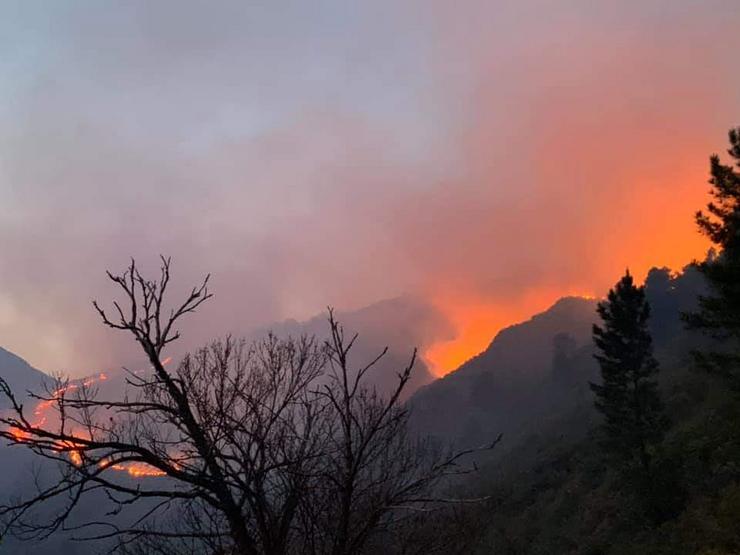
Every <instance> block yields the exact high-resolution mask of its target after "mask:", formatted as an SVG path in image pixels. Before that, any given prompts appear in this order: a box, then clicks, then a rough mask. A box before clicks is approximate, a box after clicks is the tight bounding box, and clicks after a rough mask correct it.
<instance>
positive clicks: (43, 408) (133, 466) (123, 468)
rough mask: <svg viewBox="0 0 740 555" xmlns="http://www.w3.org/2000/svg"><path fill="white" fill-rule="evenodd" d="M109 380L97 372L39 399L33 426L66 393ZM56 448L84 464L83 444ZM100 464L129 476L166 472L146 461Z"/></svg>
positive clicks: (17, 433)
mask: <svg viewBox="0 0 740 555" xmlns="http://www.w3.org/2000/svg"><path fill="white" fill-rule="evenodd" d="M171 360H172V359H171V357H168V358H166V359H165V360H163V361H162V364H169V363H170V362H171ZM106 380H108V376H107V374H105V373H103V372H101V373H99V374H96V375H94V376H90V377H88V378H85V379H84V380H82V381H80V382H77V383H68V384H66V385H65V386H63V387H60V388H58V389H56V390H54V391H53V392H52V394H51V396H50V398H49V399H45V400H42V401H39V402H38V403H37V404H36V406H35V407H34V409H33V415H34V421H33V422H32V423H31V426H32V427H34V428H41V427H43V426H44V425H45V424H46V423H47V422H48V420H49V411H50V409H52V407H53V406H54V404H55V403H56V402H57V401H58V400H59V399H60V398H61V397H62V396H63V395H65V394H67V393H69V392H72V391H76V390H78V389H80V388H81V387H82V388H87V387H92V386H93V385H95V384H97V383H99V382H103V381H106ZM11 433H12V434H13V437H15V439H17V440H19V441H24V440H28V439H29V438H30V437H31V434H29V433H28V432H26V431H24V430H21V429H18V428H14V429H12V430H11ZM56 449H57V450H58V451H59V452H62V453H67V455H68V456H69V460H70V461H71V462H72V464H74V465H75V466H82V464H83V462H84V461H83V457H82V452H81V451H82V449H81V445H79V444H77V443H75V442H72V441H70V442H63V443H60V444H59V445H58V446H56ZM99 466H100V467H101V468H106V469H108V468H109V469H111V470H116V471H119V472H126V473H127V474H128V475H129V476H132V477H134V478H145V477H157V476H164V475H165V474H166V473H165V472H163V471H161V470H159V469H157V468H153V467H151V466H149V465H148V464H145V463H116V464H110V463H109V462H106V461H101V462H100V463H99Z"/></svg>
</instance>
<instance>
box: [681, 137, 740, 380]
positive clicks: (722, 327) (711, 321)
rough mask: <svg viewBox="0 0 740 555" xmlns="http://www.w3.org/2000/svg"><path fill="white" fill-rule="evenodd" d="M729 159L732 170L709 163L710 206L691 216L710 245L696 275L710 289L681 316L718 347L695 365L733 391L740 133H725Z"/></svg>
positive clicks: (739, 312)
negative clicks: (724, 381)
mask: <svg viewBox="0 0 740 555" xmlns="http://www.w3.org/2000/svg"><path fill="white" fill-rule="evenodd" d="M729 138H730V149H729V150H728V153H729V154H730V156H731V157H732V159H733V160H734V166H733V165H725V164H722V163H721V162H720V159H719V156H716V155H714V156H712V157H711V159H710V174H711V178H710V180H709V183H710V185H711V186H712V189H711V191H710V192H711V194H712V197H713V200H712V201H711V202H709V204H707V212H706V213H705V212H702V211H701V210H700V211H698V212H697V213H696V223H697V225H698V226H699V231H700V232H701V233H702V234H704V235H706V236H707V237H708V238H709V239H710V240H711V241H712V243H713V244H714V246H715V248H716V249H717V251H718V253H717V254H714V252H713V251H712V252H711V253H710V255H709V256H708V257H707V259H706V260H705V261H704V262H701V263H698V264H697V267H698V269H699V271H700V272H701V273H702V274H703V275H704V277H705V278H706V280H707V283H708V285H709V289H710V291H709V294H708V295H705V296H700V297H699V310H698V311H697V312H695V313H690V314H685V315H684V320H685V321H686V323H687V326H688V327H689V329H696V330H699V331H702V332H704V333H705V334H706V335H708V336H710V337H713V338H715V339H719V340H721V341H722V342H723V345H722V348H721V349H720V350H713V351H706V352H697V353H695V357H696V360H697V362H698V363H699V365H700V366H701V367H702V368H704V369H706V370H708V371H710V372H714V373H716V374H719V375H722V376H724V377H726V378H727V379H728V381H729V383H730V386H731V387H732V388H733V389H736V390H740V372H739V369H740V348H739V347H740V173H739V172H738V168H740V128H737V129H732V130H731V131H730V132H729Z"/></svg>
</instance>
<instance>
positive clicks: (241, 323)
mask: <svg viewBox="0 0 740 555" xmlns="http://www.w3.org/2000/svg"><path fill="white" fill-rule="evenodd" d="M0 7H2V13H3V17H2V18H1V19H0V51H2V52H3V55H2V56H0V345H2V346H3V347H5V348H7V349H9V350H11V351H13V352H16V353H17V354H19V355H21V356H23V357H24V358H26V359H27V360H28V361H29V362H30V363H32V364H33V365H35V366H37V367H38V368H41V369H43V370H45V371H47V372H59V371H63V372H69V373H71V374H73V375H82V374H85V373H92V372H96V371H99V370H101V369H105V368H110V367H118V366H120V365H121V364H124V363H127V361H129V360H132V358H133V357H134V350H133V349H134V346H133V345H132V344H131V342H130V340H129V339H128V338H126V337H121V336H120V334H118V335H116V334H114V333H112V332H111V331H110V330H106V329H104V328H103V327H102V326H101V325H100V322H99V321H98V319H97V316H96V314H95V312H94V311H93V309H92V307H91V304H90V301H91V300H92V299H94V298H97V299H99V300H101V301H106V300H108V299H111V298H113V296H114V293H115V292H114V289H113V288H112V287H111V286H110V284H109V283H108V282H107V281H106V279H105V274H104V271H105V270H106V269H112V270H121V269H123V268H125V266H126V264H127V262H128V260H129V258H130V257H132V256H133V257H136V259H137V260H138V261H139V262H140V263H141V264H142V265H143V267H144V268H145V269H148V270H150V271H152V270H156V265H157V257H158V255H159V254H165V255H168V256H171V257H172V259H173V275H174V279H175V282H176V283H177V284H178V286H179V287H181V288H182V289H184V288H187V287H188V286H190V285H192V284H194V283H195V282H196V281H197V280H198V279H199V278H200V277H201V276H202V275H204V274H206V273H210V274H211V275H212V278H211V279H212V289H213V291H214V292H215V297H214V299H213V301H212V302H211V303H209V306H207V307H205V308H204V309H203V310H202V311H201V312H200V313H199V314H198V315H197V316H195V317H193V318H192V319H191V322H189V323H188V326H187V329H186V330H185V331H186V332H187V333H186V335H185V341H186V345H187V347H194V346H196V345H197V344H198V343H199V342H203V341H206V340H208V339H209V338H210V337H212V336H213V335H222V334H225V333H228V332H235V333H248V331H249V330H252V329H255V328H260V327H263V326H265V325H269V323H270V322H276V321H281V320H284V319H287V318H295V319H306V318H309V317H312V316H314V315H315V314H317V313H319V312H321V311H322V310H323V309H324V307H326V306H327V305H332V306H335V307H337V308H339V309H342V310H350V309H356V308H360V307H363V306H366V305H369V304H372V303H374V302H377V301H379V300H382V299H388V298H394V297H397V296H403V295H413V296H414V297H415V298H419V299H423V300H424V302H426V303H428V304H429V305H430V306H433V307H434V308H435V309H436V310H438V311H439V313H440V314H441V315H442V316H443V317H444V318H445V319H446V320H447V322H448V323H449V326H450V329H452V330H453V331H452V333H450V334H448V335H447V336H445V338H444V339H443V340H440V338H439V335H438V334H436V335H434V336H433V337H431V336H430V337H429V339H428V340H426V341H422V344H421V345H419V346H420V347H421V349H422V354H423V355H424V356H425V358H426V360H427V362H428V363H429V365H430V366H431V367H432V369H433V371H434V372H436V373H437V374H443V373H445V372H447V371H449V370H451V369H453V368H454V367H455V366H456V365H457V364H459V363H460V362H462V361H464V360H465V359H466V358H468V357H470V356H472V355H474V354H476V353H477V352H478V351H480V350H481V349H483V348H485V346H486V345H487V344H488V342H489V341H490V340H491V338H492V337H493V335H494V334H495V332H496V331H497V330H498V329H500V328H501V327H502V326H505V325H508V324H511V323H514V322H516V321H518V320H521V319H525V318H527V317H529V316H530V315H531V314H532V313H534V312H536V311H539V310H542V309H545V308H547V306H549V305H550V304H552V303H553V302H554V301H555V300H556V299H557V298H558V297H560V296H562V295H567V294H579V295H592V296H600V295H603V294H604V293H605V292H606V290H607V289H608V287H609V286H610V285H611V284H613V283H614V282H615V281H616V280H617V279H618V278H619V276H620V274H621V273H622V272H623V271H624V269H625V268H626V267H629V268H630V269H631V270H632V271H633V272H634V273H635V274H636V275H637V276H638V277H642V276H644V274H645V273H646V271H647V270H648V269H649V268H650V267H651V266H670V267H672V268H674V269H678V268H680V267H682V266H683V265H684V264H686V263H688V262H689V261H690V260H692V259H693V258H695V257H701V256H702V255H703V253H704V252H705V250H706V248H707V246H708V245H707V243H706V241H704V240H703V239H702V238H701V237H700V236H699V235H698V234H697V232H696V229H695V226H694V224H693V220H692V218H693V213H694V212H695V211H696V210H697V209H699V208H700V207H701V206H702V205H703V204H704V203H705V202H706V200H707V192H708V185H707V170H708V157H709V155H710V154H712V153H715V152H717V153H724V149H725V144H726V142H727V139H726V134H727V130H728V129H729V128H730V127H732V126H734V125H738V124H740V121H739V120H738V114H739V111H738V109H740V71H738V62H737V55H736V53H737V52H738V51H740V34H739V33H737V29H738V28H740V3H738V2H737V1H736V0H708V1H702V2H699V1H688V0H661V1H658V0H640V1H609V0H603V1H599V2H593V1H591V0H558V1H547V0H539V1H529V2H527V1H499V0H490V1H485V2H484V1H476V0H462V1H457V2H441V1H436V0H425V1H421V0H403V1H398V0H394V1H384V0H380V1H373V2H362V3H360V2H345V1H316V2H280V1H273V2H243V1H239V2H236V1H235V2H229V1H217V2H195V1H182V0H178V1H161V2H156V3H154V2H144V1H138V2H137V1H126V2H123V1H118V2H116V1H112V0H111V1H101V2H89V1H88V2H83V1H62V0H60V1H58V2H53V3H52V2H28V1H11V0H0ZM182 289H181V290H182ZM420 325H421V324H420ZM388 327H389V333H392V329H393V328H392V327H393V322H388Z"/></svg>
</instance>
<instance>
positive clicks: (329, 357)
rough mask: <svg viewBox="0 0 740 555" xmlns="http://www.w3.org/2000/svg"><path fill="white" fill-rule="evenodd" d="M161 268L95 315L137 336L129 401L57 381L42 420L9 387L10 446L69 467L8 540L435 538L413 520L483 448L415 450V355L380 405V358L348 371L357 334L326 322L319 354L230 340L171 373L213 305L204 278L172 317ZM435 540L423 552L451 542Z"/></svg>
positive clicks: (337, 544) (266, 545) (12, 513)
mask: <svg viewBox="0 0 740 555" xmlns="http://www.w3.org/2000/svg"><path fill="white" fill-rule="evenodd" d="M162 262H163V263H162V272H161V276H160V277H159V279H158V280H157V281H150V280H147V279H145V278H144V277H142V276H141V274H140V273H139V271H138V269H137V267H136V264H135V263H134V262H132V263H131V265H130V267H129V268H128V270H127V271H126V272H125V273H123V274H122V275H112V274H109V277H110V279H111V280H112V281H113V282H114V283H115V284H117V285H118V286H119V288H120V289H121V291H122V292H123V297H124V299H125V301H124V302H123V303H119V302H114V304H113V306H114V313H115V314H116V317H115V318H109V316H108V314H107V313H106V312H105V311H104V310H103V309H102V308H100V307H99V306H98V304H97V303H95V307H96V309H97V310H98V312H99V314H100V316H101V318H102V320H103V322H104V323H105V324H106V325H107V326H109V327H110V328H113V329H115V330H121V331H124V332H126V333H129V334H131V335H132V336H133V337H134V338H135V340H136V342H137V343H138V344H139V345H140V347H141V348H142V350H143V351H144V353H145V354H146V356H147V358H148V360H149V363H150V364H151V366H152V368H153V372H152V373H151V374H150V375H142V374H137V373H136V372H129V376H128V383H129V385H130V386H131V387H132V388H133V390H134V392H135V394H134V395H131V396H128V395H127V396H124V397H121V398H116V399H101V398H98V396H97V395H96V392H95V391H94V390H92V389H91V388H89V387H85V386H83V387H77V388H74V389H71V388H69V387H67V385H65V384H61V383H60V384H57V386H56V387H55V388H54V390H53V391H52V392H50V393H49V394H48V395H46V396H40V395H37V396H36V399H37V400H38V401H41V402H43V403H48V404H50V405H52V406H54V407H55V409H56V417H57V418H56V421H55V422H51V421H48V422H40V423H36V422H34V421H33V417H32V415H29V414H28V411H26V410H25V409H24V406H23V404H22V403H21V402H19V401H18V399H17V398H16V397H15V395H14V393H13V392H12V390H11V389H10V387H9V386H8V385H7V383H6V382H5V381H4V380H3V379H2V378H0V392H2V393H3V394H4V395H5V396H6V397H7V398H8V400H9V402H10V404H11V409H12V410H11V411H10V414H9V415H6V416H2V417H0V423H2V424H4V427H3V428H2V429H0V437H2V438H4V439H5V440H7V441H9V442H10V443H11V445H19V446H25V447H27V448H28V449H30V450H32V451H33V452H34V453H36V454H37V455H39V456H40V457H43V458H45V459H49V460H52V461H54V462H56V463H58V464H59V465H60V466H61V469H62V471H61V473H60V475H59V476H58V478H57V479H56V480H54V481H52V483H51V484H49V485H41V484H38V491H37V492H36V494H35V495H31V496H28V497H26V498H24V499H20V500H17V501H14V502H11V503H10V504H8V505H4V506H0V516H2V517H4V522H3V528H2V531H3V534H2V535H5V533H8V532H10V533H14V534H16V535H18V536H20V537H23V538H39V537H42V538H43V537H45V536H47V535H48V534H50V533H52V532H54V531H56V530H59V529H62V528H67V529H70V528H71V529H72V530H74V531H76V532H77V533H78V534H79V535H80V537H82V538H84V539H91V540H105V539H116V540H118V542H119V543H118V548H119V549H125V550H129V551H130V550H132V549H136V550H141V551H143V552H157V553H190V552H192V553H230V554H232V553H233V554H239V555H251V554H254V555H257V554H270V555H278V554H285V553H307V554H308V553H320V554H324V553H331V554H333V555H351V554H357V553H365V552H370V553H376V552H378V551H379V550H380V551H382V552H388V553H392V552H394V551H395V550H397V549H399V548H401V547H403V546H404V545H405V544H404V541H403V538H404V537H406V536H409V535H412V534H413V533H414V529H415V528H416V527H418V526H421V527H423V526H425V525H426V522H424V521H423V520H421V519H418V518H416V515H417V514H419V513H420V512H421V513H425V512H429V511H432V510H435V509H438V510H440V511H442V510H444V508H445V507H447V506H448V505H450V504H451V505H455V504H456V503H457V502H459V501H460V500H458V499H455V498H440V497H439V495H438V489H437V486H438V484H439V483H440V481H441V480H442V479H443V478H445V477H447V476H451V475H457V474H460V473H461V472H465V468H463V467H461V466H460V463H461V462H462V461H461V459H462V458H463V457H464V456H466V455H469V454H470V453H472V452H473V451H475V450H474V449H469V450H465V451H458V452H454V453H453V452H448V451H446V450H444V449H439V448H436V447H435V446H433V445H431V444H429V443H428V442H418V441H415V440H414V438H413V437H412V436H411V435H410V434H409V431H408V426H407V423H408V410H407V409H406V407H405V406H404V405H402V404H401V403H400V402H399V397H400V396H401V393H402V392H403V390H404V388H405V387H406V384H407V383H408V381H409V379H410V376H411V372H412V369H413V365H414V360H415V354H414V356H412V357H411V360H410V361H409V363H408V364H407V365H406V366H405V367H404V368H402V369H400V370H399V372H398V381H397V384H396V387H395V389H394V390H393V391H392V393H391V394H390V395H389V396H387V397H383V396H381V395H379V394H378V393H377V392H376V391H375V390H374V389H371V388H368V387H366V385H365V378H366V376H367V374H368V372H371V371H372V369H373V367H374V366H375V365H376V364H377V362H378V361H379V360H380V359H381V358H382V357H383V355H384V354H385V353H384V352H382V353H380V354H379V355H378V356H376V357H375V358H374V359H372V360H371V361H369V362H368V363H367V364H364V365H361V366H359V367H352V366H351V363H350V352H351V350H352V346H353V344H354V342H355V339H356V336H354V337H350V338H347V337H346V336H345V333H344V331H343V329H342V327H341V326H340V325H339V324H338V323H337V322H336V320H335V319H334V316H333V314H332V313H331V311H330V312H329V339H328V340H327V341H326V342H324V343H323V344H321V343H319V342H318V341H317V340H315V339H314V338H309V337H301V338H298V339H294V338H287V339H278V338H276V337H274V336H272V335H270V336H268V337H267V338H266V339H264V340H262V341H258V342H257V343H255V344H253V345H247V344H246V343H244V342H240V341H235V340H234V339H232V338H230V337H229V338H226V339H225V340H223V341H216V342H214V343H212V344H210V345H208V346H206V347H204V348H202V349H200V350H199V351H197V352H196V353H194V354H192V355H188V356H186V357H185V358H184V359H183V360H182V362H181V363H180V364H179V365H178V366H177V368H176V369H175V370H174V371H171V370H168V369H167V368H166V366H165V364H164V363H163V362H162V359H163V356H164V350H165V348H166V347H167V346H168V345H170V344H171V343H172V342H174V341H176V340H177V339H178V338H179V336H180V334H179V332H178V331H177V327H176V326H177V325H178V323H179V321H180V319H181V318H183V317H184V316H186V315H188V314H191V313H193V312H194V311H195V310H196V309H197V308H198V307H200V306H201V305H202V304H203V303H204V302H206V301H207V300H208V299H209V298H210V296H211V294H210V293H209V291H208V288H207V283H208V279H207V278H206V280H205V281H204V282H203V283H202V284H201V285H200V286H199V287H196V288H194V289H193V290H192V291H191V293H190V294H189V295H188V296H187V297H186V298H185V300H184V301H183V302H182V303H180V304H177V305H175V306H174V307H173V308H171V309H167V308H166V306H167V299H166V293H167V290H168V285H169V283H170V263H169V260H165V259H163V261H162ZM495 444H496V442H493V443H492V444H491V443H490V442H489V445H487V446H485V447H483V448H482V449H483V450H487V449H492V448H493V447H494V445H495ZM129 464H139V465H144V467H145V468H146V469H147V470H148V471H149V473H151V474H154V475H155V476H156V479H151V480H148V481H145V482H141V481H139V482H132V481H131V480H129V479H127V478H126V476H125V475H122V473H121V472H117V470H119V469H121V468H125V465H129ZM98 492H103V493H104V494H105V498H104V499H103V500H102V502H103V503H104V506H105V509H106V510H107V511H108V512H107V514H108V516H109V517H111V518H108V519H103V520H99V519H93V520H90V521H85V522H82V523H76V524H70V522H74V520H73V516H74V512H75V509H76V508H77V507H78V505H79V503H80V502H81V500H83V499H87V498H88V497H89V496H91V495H93V494H95V493H98ZM50 501H56V502H58V501H62V505H61V507H60V509H59V510H58V511H57V512H56V514H54V515H53V517H51V518H49V519H46V520H39V519H38V518H36V516H37V515H36V514H35V512H34V510H35V509H37V508H38V506H39V505H44V504H46V503H48V502H50ZM101 508H102V507H101ZM127 510H128V512H129V513H133V514H130V515H127V514H126V513H127ZM126 516H129V517H130V518H128V519H126V518H124V517H126ZM112 517H117V518H116V519H114V518H112ZM119 523H120V524H119ZM433 540H434V541H431V542H426V545H427V546H428V548H429V550H428V551H427V552H429V551H430V550H431V549H432V548H433V547H435V546H436V545H437V540H440V541H442V540H444V534H435V535H434V536H433Z"/></svg>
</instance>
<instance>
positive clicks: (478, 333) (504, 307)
mask: <svg viewBox="0 0 740 555" xmlns="http://www.w3.org/2000/svg"><path fill="white" fill-rule="evenodd" d="M564 296H576V297H584V298H591V299H593V298H595V295H594V294H593V293H584V292H582V291H568V290H565V291H556V290H553V289H538V290H535V291H531V292H529V293H528V294H526V295H524V296H523V297H522V298H519V299H509V300H501V301H481V300H478V299H475V298H471V297H464V296H462V295H440V296H439V297H437V298H436V299H434V301H433V303H434V304H435V305H436V306H438V307H439V309H440V310H442V312H443V313H444V314H445V315H447V317H448V318H449V319H450V320H451V322H452V324H453V325H454V326H455V329H456V330H457V336H456V337H455V338H454V339H452V340H449V341H441V342H438V343H434V344H433V345H431V346H429V347H428V348H427V349H425V350H424V352H423V353H422V358H423V359H424V360H425V362H426V363H427V364H428V365H429V369H430V371H431V372H432V373H433V374H434V375H436V376H438V377H441V376H444V375H445V374H447V373H449V372H451V371H453V370H455V369H456V368H457V367H458V366H460V365H461V364H463V363H464V362H466V361H467V360H469V359H470V358H472V357H474V356H475V355H477V354H479V353H480V352H482V351H484V350H485V349H486V348H487V347H488V345H489V344H490V343H491V341H492V340H493V338H494V337H495V335H496V334H497V333H498V332H499V331H500V330H501V329H503V328H505V327H507V326H510V325H512V324H515V323H517V322H521V321H523V320H526V319H528V318H529V317H530V316H532V315H534V314H536V313H538V312H541V311H543V310H546V309H547V308H548V307H550V306H551V305H552V304H553V303H555V301H557V300H558V299H559V298H561V297H564Z"/></svg>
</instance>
